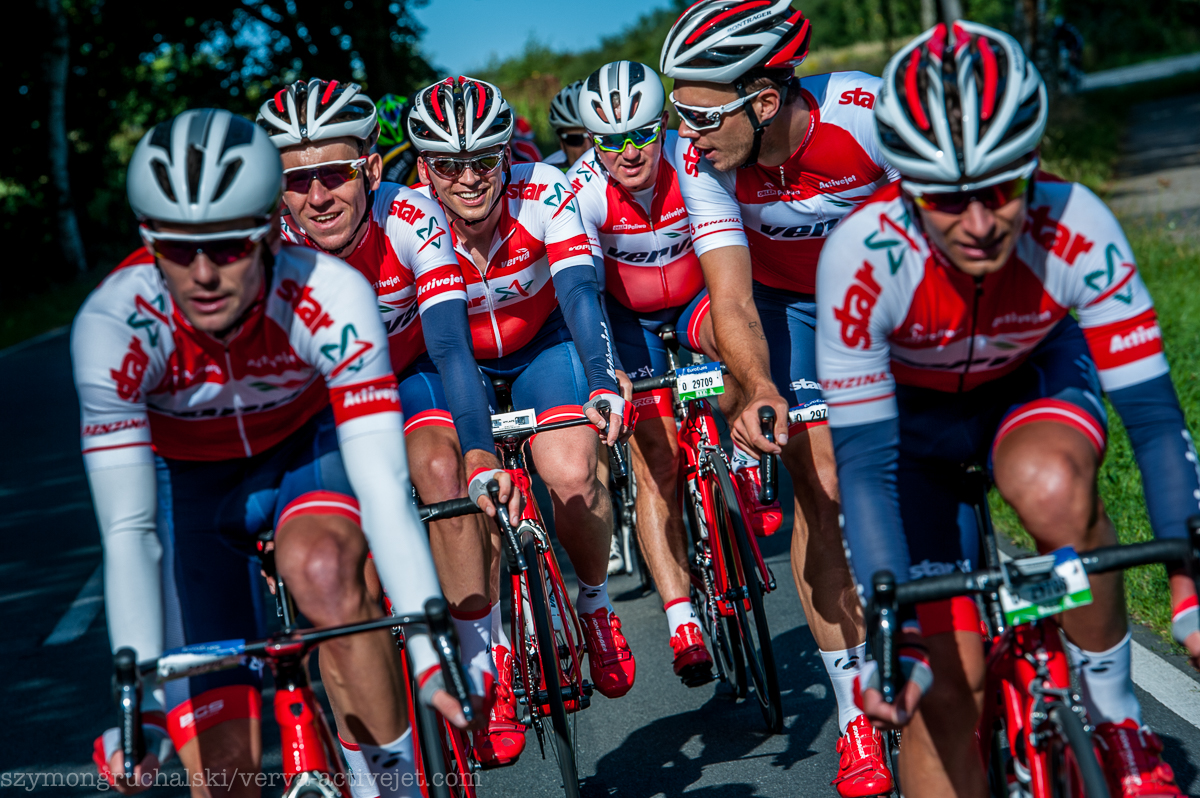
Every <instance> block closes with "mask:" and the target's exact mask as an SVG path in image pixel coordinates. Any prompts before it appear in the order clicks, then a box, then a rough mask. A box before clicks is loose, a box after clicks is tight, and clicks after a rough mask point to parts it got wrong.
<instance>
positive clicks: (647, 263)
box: [567, 61, 717, 687]
mask: <svg viewBox="0 0 1200 798" xmlns="http://www.w3.org/2000/svg"><path fill="white" fill-rule="evenodd" d="M665 105H666V93H665V92H664V91H663V87H662V81H661V80H660V79H659V77H658V75H657V73H655V71H654V70H653V69H651V68H650V67H648V66H646V65H645V64H639V63H637V62H636V61H614V62H612V63H611V64H605V65H604V66H602V67H600V68H599V69H598V70H596V71H595V72H593V73H592V74H591V75H590V76H589V77H588V78H587V80H586V81H585V82H584V84H583V86H582V89H581V91H580V94H579V108H580V116H581V117H582V120H583V122H584V124H585V126H586V128H587V130H588V132H589V134H590V135H591V137H592V139H593V141H594V143H595V148H594V149H593V150H592V151H590V152H588V153H587V154H586V155H584V156H583V158H581V159H580V160H579V161H578V162H577V163H576V164H575V166H574V167H573V168H572V169H571V170H570V171H569V172H567V179H568V180H569V181H570V183H571V188H572V190H573V191H575V192H576V196H577V197H578V199H579V210H580V216H581V218H582V220H583V228H584V230H585V231H587V235H588V241H589V242H590V243H591V246H592V257H593V259H594V260H595V261H596V269H597V271H598V272H599V273H600V274H601V275H602V278H603V279H602V282H603V284H604V286H605V294H604V299H605V306H606V308H607V309H608V314H609V319H610V320H611V321H612V332H613V342H614V343H615V345H616V349H617V355H618V357H619V359H620V361H621V364H622V365H623V366H624V368H625V371H626V373H628V374H629V376H630V377H631V378H632V379H638V378H641V377H649V376H652V375H655V374H662V373H663V372H665V371H666V369H667V351H666V347H665V345H664V344H663V342H662V339H661V338H659V337H658V335H657V334H656V330H658V329H659V328H660V327H662V326H663V325H664V324H670V325H672V326H673V327H674V328H675V330H676V331H677V335H678V339H679V341H680V342H681V343H683V344H684V345H685V346H686V347H688V348H689V349H692V350H693V351H703V352H705V353H706V354H708V355H709V356H710V357H712V358H714V359H716V357H717V355H716V347H715V345H714V342H713V335H712V320H711V319H709V318H708V292H707V291H706V290H705V289H704V275H703V274H702V273H701V271H700V262H699V261H698V260H697V259H696V253H695V252H694V251H693V249H692V237H691V231H690V230H689V227H688V224H689V222H688V214H687V209H686V208H685V207H684V204H683V198H682V197H681V196H680V193H679V179H678V177H677V174H678V171H679V161H678V160H677V157H678V156H677V153H676V140H677V138H678V134H676V133H675V132H674V131H668V130H667V129H666V125H667V114H666V110H665ZM633 400H634V403H635V404H636V405H637V406H638V408H639V410H638V428H637V432H636V433H635V434H634V437H633V444H632V449H633V467H634V475H635V477H636V479H637V485H638V491H637V518H638V540H639V542H640V543H641V547H642V552H643V553H644V554H645V555H646V562H647V564H648V565H649V567H650V573H651V574H652V575H653V577H654V584H655V586H656V587H657V588H658V594H659V596H660V597H661V598H662V601H663V605H664V607H665V609H666V613H667V626H668V628H669V630H670V644H671V649H672V652H673V654H674V663H673V666H674V669H675V673H676V674H677V675H678V676H679V677H680V679H682V680H683V683H684V684H686V685H688V686H693V687H694V686H697V685H700V684H704V683H706V682H709V681H711V680H712V656H711V655H710V654H709V652H708V649H707V648H706V647H705V645H704V637H703V635H702V634H701V632H700V625H699V622H698V619H697V618H696V615H695V613H694V612H693V611H692V604H691V600H690V598H689V590H690V584H691V583H690V576H689V571H688V566H687V542H686V540H685V538H684V531H683V518H682V516H681V513H680V506H679V501H678V499H677V497H676V494H675V486H676V483H677V481H678V478H679V447H678V443H677V440H676V437H675V433H676V427H675V414H674V404H673V400H672V392H671V390H670V389H669V388H668V389H664V390H660V391H652V392H649V393H646V394H635V395H634V397H633Z"/></svg>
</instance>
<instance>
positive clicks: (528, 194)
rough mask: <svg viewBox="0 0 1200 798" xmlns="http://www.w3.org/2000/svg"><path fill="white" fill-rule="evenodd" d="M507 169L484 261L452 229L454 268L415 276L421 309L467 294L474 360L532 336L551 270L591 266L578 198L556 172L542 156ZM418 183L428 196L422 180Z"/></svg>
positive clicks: (545, 310)
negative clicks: (539, 160) (484, 263)
mask: <svg viewBox="0 0 1200 798" xmlns="http://www.w3.org/2000/svg"><path fill="white" fill-rule="evenodd" d="M511 170H512V171H511V175H510V179H509V182H508V187H507V188H506V189H505V196H504V199H502V200H501V201H500V202H501V206H500V222H499V224H498V225H497V227H496V233H495V236H494V237H493V239H492V245H491V249H490V251H489V252H488V256H487V257H488V263H487V268H486V269H485V270H484V271H482V272H481V271H480V270H479V269H478V268H477V267H476V265H475V261H474V260H473V259H472V258H471V255H470V253H469V252H467V250H466V249H465V248H464V247H463V246H462V243H461V242H460V241H458V240H457V237H456V236H454V235H453V230H451V238H452V239H453V242H454V248H455V253H456V254H457V255H458V265H459V269H461V275H460V274H459V272H458V270H456V271H455V274H453V275H450V274H448V273H437V272H430V274H429V275H427V276H425V277H419V278H418V280H417V297H418V301H419V302H420V304H421V308H422V310H424V309H425V308H426V307H428V305H429V304H430V303H436V302H440V301H445V300H446V299H452V298H453V299H462V298H464V297H465V298H466V300H467V314H468V317H469V319H470V322H471V339H472V342H473V344H474V347H475V357H476V358H478V359H480V360H488V359H492V358H497V357H501V356H503V355H505V354H508V353H511V352H515V351H516V350H518V349H520V348H521V347H522V346H525V344H527V343H529V342H530V341H532V340H533V337H534V336H535V335H536V334H537V333H538V331H539V330H541V329H542V326H543V325H544V324H545V323H546V320H547V319H548V318H549V317H550V315H551V314H552V313H553V312H554V310H555V309H556V308H557V307H558V298H557V296H556V295H555V293H554V283H553V281H552V280H551V278H552V277H553V275H555V274H557V273H558V272H559V271H560V270H562V269H566V268H569V267H571V266H579V265H584V266H587V267H588V268H589V269H591V268H592V267H593V264H592V248H591V245H590V244H588V240H587V235H586V234H584V232H583V224H582V223H581V222H580V220H579V201H578V200H577V199H576V197H575V194H574V193H573V192H572V191H571V188H570V186H569V185H568V184H567V181H566V179H565V177H564V176H563V173H562V172H560V171H558V170H557V169H555V168H554V167H553V166H547V165H546V164H544V163H519V164H514V165H513V166H512V167H511ZM418 190H419V191H420V192H421V193H423V194H424V195H425V196H427V197H429V196H431V195H430V189H429V186H427V185H426V186H421V187H419V189H418ZM464 280H465V293H464V283H463V281H464Z"/></svg>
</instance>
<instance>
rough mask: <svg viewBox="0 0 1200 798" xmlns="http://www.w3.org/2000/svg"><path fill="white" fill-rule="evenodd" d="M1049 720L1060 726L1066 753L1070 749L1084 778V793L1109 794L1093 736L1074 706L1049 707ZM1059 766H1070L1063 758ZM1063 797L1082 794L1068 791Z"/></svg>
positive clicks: (1103, 797) (1099, 797)
mask: <svg viewBox="0 0 1200 798" xmlns="http://www.w3.org/2000/svg"><path fill="white" fill-rule="evenodd" d="M1050 721H1051V723H1053V724H1054V728H1055V729H1057V730H1058V734H1059V737H1060V738H1061V742H1062V745H1063V748H1064V749H1065V750H1064V754H1065V753H1066V752H1067V751H1069V752H1070V755H1071V758H1072V759H1073V760H1074V763H1075V771H1076V773H1077V774H1078V776H1079V779H1080V781H1082V782H1083V796H1087V798H1109V794H1108V780H1107V779H1106V778H1105V777H1104V770H1103V769H1102V768H1101V767H1100V762H1099V760H1097V759H1096V749H1095V748H1094V747H1093V746H1092V736H1091V735H1090V734H1088V733H1087V729H1085V728H1083V721H1081V720H1080V719H1079V716H1078V715H1076V714H1075V711H1074V710H1073V709H1071V707H1069V706H1067V705H1065V704H1056V705H1055V706H1053V707H1051V709H1050ZM1056 766H1067V767H1069V763H1068V762H1066V761H1065V756H1064V761H1062V762H1059V763H1056ZM1064 798H1082V796H1076V795H1066V796H1064Z"/></svg>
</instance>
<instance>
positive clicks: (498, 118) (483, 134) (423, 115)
mask: <svg viewBox="0 0 1200 798" xmlns="http://www.w3.org/2000/svg"><path fill="white" fill-rule="evenodd" d="M460 110H461V112H462V128H461V129H459V111H460ZM515 125H516V120H515V115H514V114H513V112H512V109H511V108H509V107H508V103H507V102H505V100H504V97H503V96H502V95H501V94H500V89H499V88H497V87H496V86H493V85H492V84H491V83H488V82H486V81H483V80H476V79H475V78H466V77H459V78H446V79H445V80H442V81H438V82H437V83H434V84H433V85H432V86H426V87H425V88H423V89H421V90H420V91H419V92H417V95H416V97H414V98H413V104H412V111H410V112H409V114H408V135H409V137H410V138H411V139H412V142H413V145H414V146H415V147H416V148H417V149H418V150H420V151H421V152H448V153H460V152H476V151H478V150H484V149H487V148H488V147H494V146H496V145H497V144H507V143H508V142H509V140H510V139H511V138H512V135H513V128H514V127H515Z"/></svg>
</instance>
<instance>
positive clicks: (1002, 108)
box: [875, 20, 1048, 191]
mask: <svg viewBox="0 0 1200 798" xmlns="http://www.w3.org/2000/svg"><path fill="white" fill-rule="evenodd" d="M1047 111H1048V106H1047V101H1046V84H1045V83H1044V82H1043V81H1042V76H1041V75H1040V74H1038V71H1037V67H1035V66H1034V65H1033V63H1032V62H1031V61H1029V60H1028V59H1027V58H1026V57H1025V53H1024V51H1023V50H1022V49H1021V45H1019V44H1018V43H1017V41H1016V40H1015V39H1013V37H1011V36H1009V35H1008V34H1007V33H1003V32H1001V31H998V30H996V29H995V28H989V27H988V26H986V25H980V24H979V23H977V22H967V21H966V20H958V21H957V22H955V23H954V24H953V26H952V27H951V28H950V30H947V28H946V26H945V25H944V24H938V25H936V26H935V27H933V28H931V29H930V30H928V31H926V32H925V33H922V34H921V35H920V36H918V37H917V38H916V39H914V40H913V41H912V42H910V43H909V44H908V45H907V46H906V47H905V48H904V49H902V50H901V51H900V52H898V53H896V55H894V56H892V59H891V60H890V61H888V64H887V67H886V68H884V71H883V88H882V89H881V90H880V92H879V98H878V100H877V101H876V103H875V128H876V135H877V136H878V139H879V143H880V146H881V147H882V149H883V153H884V155H885V156H886V157H887V159H888V160H889V161H890V162H891V163H892V165H893V166H895V167H896V168H897V169H898V170H899V171H900V174H901V175H902V176H903V177H904V178H905V179H906V182H908V183H909V184H911V185H922V186H923V185H930V184H932V185H944V186H946V187H947V189H948V190H955V191H965V190H969V189H971V188H977V187H979V186H984V185H990V184H992V183H999V182H1002V181H1004V180H1010V179H1013V178H1015V177H1023V176H1028V175H1031V174H1033V172H1034V170H1035V169H1036V168H1037V162H1038V158H1037V148H1038V144H1039V143H1040V142H1041V140H1042V133H1043V131H1044V130H1045V129H1046V115H1047Z"/></svg>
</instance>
